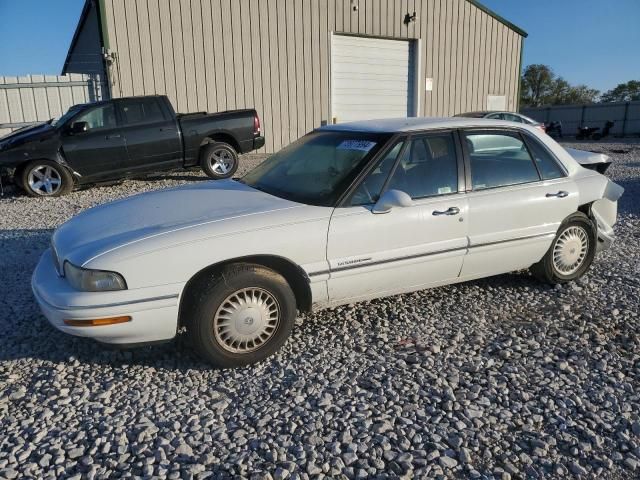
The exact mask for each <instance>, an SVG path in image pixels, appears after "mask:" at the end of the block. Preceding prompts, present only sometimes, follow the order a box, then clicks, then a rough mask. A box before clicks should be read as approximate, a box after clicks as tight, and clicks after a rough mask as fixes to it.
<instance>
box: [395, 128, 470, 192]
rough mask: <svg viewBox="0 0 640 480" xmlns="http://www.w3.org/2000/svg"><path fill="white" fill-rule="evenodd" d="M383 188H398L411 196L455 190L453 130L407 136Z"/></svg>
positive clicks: (456, 179) (455, 160)
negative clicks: (396, 162) (401, 153)
mask: <svg viewBox="0 0 640 480" xmlns="http://www.w3.org/2000/svg"><path fill="white" fill-rule="evenodd" d="M387 189H389V190H391V189H394V190H401V191H403V192H405V193H407V194H408V195H409V196H410V197H411V198H413V199H417V198H424V197H432V196H436V195H446V194H449V193H456V192H457V191H458V164H457V157H456V148H455V141H454V138H453V134H451V133H442V134H435V135H429V136H424V137H419V138H415V139H413V140H411V142H410V143H409V145H408V146H407V148H406V149H405V151H404V153H403V155H402V158H401V159H400V162H399V163H398V166H397V167H396V169H395V171H394V172H393V177H391V179H390V180H389V185H388V187H387Z"/></svg>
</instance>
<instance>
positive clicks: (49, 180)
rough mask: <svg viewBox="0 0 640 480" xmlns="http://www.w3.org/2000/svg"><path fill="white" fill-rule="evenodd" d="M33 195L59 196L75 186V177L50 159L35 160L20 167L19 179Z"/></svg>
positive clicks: (24, 188)
mask: <svg viewBox="0 0 640 480" xmlns="http://www.w3.org/2000/svg"><path fill="white" fill-rule="evenodd" d="M18 180H19V182H20V184H21V186H22V189H23V190H24V191H25V192H26V193H27V195H29V196H31V197H58V196H60V195H65V194H67V193H69V192H70V191H71V189H72V188H73V178H72V177H71V174H70V173H69V172H68V171H67V169H66V168H64V167H63V166H61V165H59V164H57V163H55V162H52V161H50V160H35V161H33V162H29V163H28V164H27V165H25V166H24V168H21V169H20V178H19V179H18Z"/></svg>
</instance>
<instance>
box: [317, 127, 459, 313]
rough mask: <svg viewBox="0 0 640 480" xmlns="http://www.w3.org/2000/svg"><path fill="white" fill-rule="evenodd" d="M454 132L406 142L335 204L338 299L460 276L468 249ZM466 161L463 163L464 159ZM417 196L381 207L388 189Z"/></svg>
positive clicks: (332, 234)
mask: <svg viewBox="0 0 640 480" xmlns="http://www.w3.org/2000/svg"><path fill="white" fill-rule="evenodd" d="M457 145H458V144H457V140H456V136H455V134H454V133H452V132H450V131H449V132H441V133H434V134H428V135H415V136H412V137H410V138H409V139H408V140H407V141H406V142H405V141H400V142H398V143H397V144H395V145H394V146H393V147H392V148H391V149H390V150H389V152H388V153H387V154H386V155H385V156H383V158H382V159H381V161H380V163H379V164H378V165H377V166H376V167H375V168H374V170H373V171H371V172H370V174H369V175H368V176H367V177H366V179H365V180H364V181H363V182H362V183H361V184H360V185H359V186H358V188H357V189H356V190H355V192H354V193H353V194H352V196H351V198H350V199H348V200H347V202H346V203H347V205H346V206H344V207H341V208H336V209H335V211H334V214H333V216H332V218H331V223H330V226H329V237H328V247H327V257H328V260H329V265H330V270H331V275H330V278H329V281H328V286H329V298H330V300H331V301H332V302H336V303H341V302H345V301H356V300H361V299H366V298H372V297H376V296H383V295H389V294H393V293H399V292H406V291H411V290H417V289H420V288H424V287H427V286H431V285H435V284H438V283H446V282H448V281H450V280H451V279H455V278H457V277H458V274H459V273H460V268H461V267H462V260H463V257H464V255H465V253H466V248H467V236H466V235H467V222H466V216H467V215H466V214H467V201H466V198H465V193H464V192H463V188H462V186H463V185H464V183H463V175H462V160H461V159H460V160H458V159H459V156H458V153H459V149H458V147H457ZM459 162H460V163H459ZM390 189H395V190H401V191H404V192H405V193H407V194H409V195H410V196H411V197H412V199H413V203H412V205H411V206H408V207H396V208H393V209H391V210H390V211H389V212H387V213H383V214H375V213H373V212H372V209H373V205H374V203H375V201H376V200H377V199H378V197H379V196H380V195H381V193H382V192H383V191H385V190H390Z"/></svg>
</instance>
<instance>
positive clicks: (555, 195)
mask: <svg viewBox="0 0 640 480" xmlns="http://www.w3.org/2000/svg"><path fill="white" fill-rule="evenodd" d="M546 196H547V198H551V197H557V198H564V197H568V196H569V192H565V191H564V190H560V191H559V192H556V193H547V195H546Z"/></svg>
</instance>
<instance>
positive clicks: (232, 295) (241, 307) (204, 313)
mask: <svg viewBox="0 0 640 480" xmlns="http://www.w3.org/2000/svg"><path fill="white" fill-rule="evenodd" d="M195 288H197V290H196V291H194V293H193V297H192V301H191V302H190V303H191V305H190V306H189V307H188V311H187V312H186V315H187V318H186V321H185V324H186V327H187V338H188V340H189V342H190V343H191V345H192V346H193V347H194V348H195V350H196V351H197V352H198V353H199V354H200V356H201V357H202V358H203V359H204V360H206V361H207V362H209V363H210V364H212V365H214V366H216V367H221V368H229V367H239V366H242V365H247V364H250V363H255V362H259V361H261V360H263V359H265V358H267V357H268V356H270V355H272V354H273V353H275V352H276V351H277V350H278V349H279V348H280V347H281V346H282V344H284V342H285V341H286V340H287V338H288V337H289V335H290V333H291V330H292V329H293V325H294V322H295V319H296V298H295V295H294V294H293V291H292V290H291V287H290V286H289V284H288V283H287V281H286V280H285V279H284V277H282V275H280V274H278V273H276V272H274V271H273V270H270V269H268V268H265V267H263V266H260V265H255V264H248V263H240V264H235V265H230V266H228V267H226V268H225V269H224V270H223V271H221V272H219V273H218V274H217V275H214V276H212V277H211V278H209V279H208V280H207V281H205V282H203V283H202V284H200V285H198V286H197V287H195Z"/></svg>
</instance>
